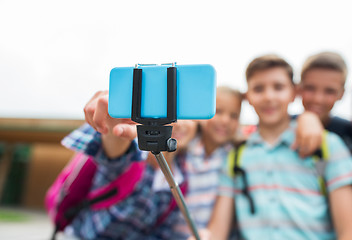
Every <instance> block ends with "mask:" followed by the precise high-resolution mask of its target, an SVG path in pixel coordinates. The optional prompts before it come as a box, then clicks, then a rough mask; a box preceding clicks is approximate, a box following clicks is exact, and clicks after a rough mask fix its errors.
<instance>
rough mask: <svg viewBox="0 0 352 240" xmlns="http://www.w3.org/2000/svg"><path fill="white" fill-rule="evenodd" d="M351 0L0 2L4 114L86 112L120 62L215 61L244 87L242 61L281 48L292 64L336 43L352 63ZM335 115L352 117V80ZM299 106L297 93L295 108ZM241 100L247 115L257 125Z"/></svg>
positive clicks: (227, 78) (222, 74)
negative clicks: (85, 107)
mask: <svg viewBox="0 0 352 240" xmlns="http://www.w3.org/2000/svg"><path fill="white" fill-rule="evenodd" d="M351 9H352V3H350V1H347V0H345V1H339V0H337V1H325V0H321V1H315V0H311V1H303V0H297V1H282V0H281V1H273V0H266V1H262V0H247V1H221V0H217V1H206V0H202V1H198V0H196V1H192V0H178V1H168V0H157V1H154V0H149V1H145V0H144V1H132V0H131V1H118V0H114V1H110V0H104V1H89V0H88V1H87V0H85V1H82V0H76V1H74V0H70V1H67V0H61V1H49V0H45V1H44V0H34V1H26V0H11V1H7V0H0V117H20V118H59V119H83V117H84V115H83V107H84V105H85V103H86V102H87V101H88V100H89V99H90V98H91V97H92V96H93V94H94V93H95V92H96V91H98V90H107V89H108V88H109V73H110V70H111V69H112V68H114V67H122V66H134V64H135V63H165V62H177V63H178V64H201V63H206V64H212V65H213V66H214V67H215V69H216V72H217V84H218V85H228V86H231V87H233V88H237V89H239V90H241V91H245V90H246V82H245V74H244V73H245V69H246V66H247V65H248V63H249V62H250V61H251V60H252V59H253V58H254V57H257V56H260V55H262V54H267V53H275V54H278V55H280V56H282V57H284V58H285V59H286V60H287V61H288V62H289V63H290V64H291V65H292V66H293V67H294V69H295V73H296V75H295V76H296V79H297V80H299V73H300V68H301V65H302V63H303V62H304V60H305V59H306V58H307V57H308V56H309V55H312V54H315V53H317V52H320V51H336V52H338V53H340V54H341V55H342V56H343V57H344V58H345V60H346V62H347V65H348V67H349V69H350V71H352V70H351V61H352V31H351V30H350V29H351V23H352V14H351V11H352V10H351ZM351 75H352V74H349V75H348V79H347V82H346V92H345V96H344V98H343V99H342V100H341V101H340V102H339V103H338V104H336V106H335V108H334V110H333V113H334V114H336V115H338V116H341V117H344V118H348V119H352V109H351V104H352V97H351V95H352V94H351V93H352V80H351ZM301 111H302V106H301V102H300V100H299V99H297V101H296V102H295V103H293V104H292V106H290V113H299V112H301ZM256 121H257V118H256V115H255V114H254V111H253V109H252V108H251V107H250V106H249V105H248V104H247V103H244V107H243V112H242V116H241V122H242V123H244V124H247V123H249V124H254V123H256Z"/></svg>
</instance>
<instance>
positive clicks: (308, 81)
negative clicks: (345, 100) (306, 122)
mask: <svg viewBox="0 0 352 240" xmlns="http://www.w3.org/2000/svg"><path fill="white" fill-rule="evenodd" d="M343 93H344V78H343V74H342V73H340V72H338V71H334V70H328V69H312V70H309V71H308V72H307V73H306V74H305V76H304V79H302V81H301V84H300V86H299V94H300V95H301V97H302V103H303V106H304V109H305V110H308V111H312V112H314V113H316V114H317V115H318V116H319V118H320V120H322V121H323V122H325V121H326V120H328V119H329V115H330V111H331V109H332V108H333V106H334V104H335V102H336V101H338V100H340V99H341V98H342V96H343Z"/></svg>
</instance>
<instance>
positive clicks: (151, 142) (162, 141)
mask: <svg viewBox="0 0 352 240" xmlns="http://www.w3.org/2000/svg"><path fill="white" fill-rule="evenodd" d="M142 72H143V70H142V69H141V68H138V65H137V66H136V68H135V69H134V70H133V92H132V114H131V115H132V116H131V119H132V120H133V121H135V122H136V123H140V124H141V125H137V134H138V147H139V149H140V150H144V151H150V152H152V153H153V154H154V156H155V158H156V160H157V162H158V164H159V166H160V169H161V171H162V172H163V174H164V176H165V178H166V180H167V182H168V184H169V186H170V189H171V193H172V195H173V197H174V198H175V201H176V203H177V205H178V207H179V208H180V210H181V212H182V214H183V216H184V218H185V219H186V222H187V224H188V226H189V228H190V229H191V231H192V233H193V235H194V236H195V238H196V240H200V238H199V235H198V231H197V228H196V227H195V224H194V222H193V220H192V219H191V216H190V214H189V211H188V208H187V206H186V203H185V200H184V197H183V194H182V192H181V190H180V188H179V186H178V184H177V183H176V181H175V179H174V177H173V175H172V173H171V171H170V168H169V166H168V164H167V162H166V160H165V158H164V155H163V154H162V153H161V152H162V151H168V152H173V151H175V150H176V146H177V142H176V140H175V139H173V138H171V134H172V126H165V125H166V124H170V123H173V122H176V121H177V111H176V109H177V106H176V103H177V69H176V67H175V66H174V65H172V67H169V68H167V117H166V118H144V117H142V116H141V105H142V104H141V103H142V101H141V100H142Z"/></svg>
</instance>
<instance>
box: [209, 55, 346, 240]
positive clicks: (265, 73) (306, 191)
mask: <svg viewBox="0 0 352 240" xmlns="http://www.w3.org/2000/svg"><path fill="white" fill-rule="evenodd" d="M246 77H247V84H248V92H247V100H248V101H249V103H250V104H251V105H252V106H253V107H254V109H255V111H256V113H257V114H258V116H259V124H258V130H257V131H256V132H255V133H253V134H252V135H251V136H250V137H249V139H248V140H247V142H246V145H245V148H244V149H243V151H242V154H241V159H240V160H239V161H240V165H239V167H240V168H241V171H242V176H240V175H241V174H239V173H238V172H235V174H234V173H233V170H234V169H233V167H231V164H229V163H230V162H231V161H233V158H230V157H229V158H228V162H227V163H226V164H225V165H224V168H223V169H224V170H223V174H222V175H221V178H220V188H219V196H218V198H217V202H216V204H215V208H214V212H213V215H212V219H211V222H210V224H209V230H210V233H211V236H210V238H211V239H217V240H220V239H227V238H228V235H229V232H230V231H231V227H232V220H233V214H234V210H235V209H236V217H237V223H238V227H239V230H240V232H241V235H242V238H243V239H270V240H272V239H295V240H296V239H337V238H338V239H352V226H351V223H352V205H351V202H352V188H351V184H352V161H351V159H350V155H349V152H348V150H347V148H346V147H345V145H344V144H343V142H342V141H341V139H340V138H339V137H338V136H336V135H335V134H330V133H328V134H327V135H326V141H327V146H328V151H329V159H327V165H326V168H325V172H324V179H325V183H326V188H327V192H328V193H327V196H326V195H325V194H324V193H323V191H322V189H321V188H320V185H319V182H318V177H317V173H316V167H315V162H314V160H313V158H312V157H308V158H304V159H302V158H300V157H299V155H298V153H297V152H296V151H294V150H292V149H291V148H290V146H291V144H292V142H293V141H294V138H295V122H294V121H291V118H290V116H289V115H288V113H287V108H288V105H289V104H290V103H291V102H292V101H293V100H294V97H295V86H294V83H293V80H292V79H293V74H292V68H291V66H290V65H289V64H288V63H287V62H286V61H285V60H284V59H282V58H280V57H277V56H276V55H265V56H261V57H258V58H256V59H254V60H253V61H252V62H251V63H250V64H249V66H248V68H247V71H246ZM229 156H231V155H229ZM245 179H246V180H247V183H248V184H246V181H245ZM246 185H247V186H246ZM327 199H329V201H327ZM234 200H235V204H234ZM207 237H209V236H207ZM203 239H209V238H203Z"/></svg>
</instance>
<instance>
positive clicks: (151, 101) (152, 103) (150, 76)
mask: <svg viewBox="0 0 352 240" xmlns="http://www.w3.org/2000/svg"><path fill="white" fill-rule="evenodd" d="M168 67H170V66H169V65H153V66H141V67H139V68H141V69H142V70H143V72H142V103H141V117H144V118H164V117H166V114H167V68H168ZM176 68H177V118H178V119H210V118H212V117H213V116H214V114H215V104H216V103H215V98H216V72H215V69H214V68H213V67H212V66H211V65H209V64H199V65H176ZM133 69H134V67H120V68H119V67H118V68H114V69H112V70H111V72H110V86H109V114H110V116H111V117H114V118H131V108H132V88H133Z"/></svg>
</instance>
